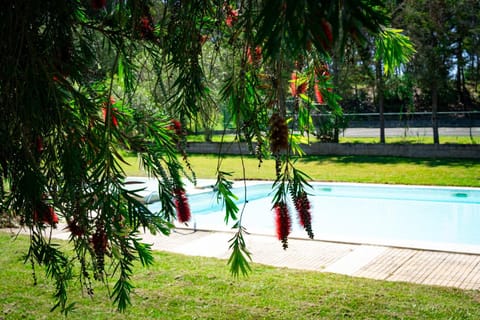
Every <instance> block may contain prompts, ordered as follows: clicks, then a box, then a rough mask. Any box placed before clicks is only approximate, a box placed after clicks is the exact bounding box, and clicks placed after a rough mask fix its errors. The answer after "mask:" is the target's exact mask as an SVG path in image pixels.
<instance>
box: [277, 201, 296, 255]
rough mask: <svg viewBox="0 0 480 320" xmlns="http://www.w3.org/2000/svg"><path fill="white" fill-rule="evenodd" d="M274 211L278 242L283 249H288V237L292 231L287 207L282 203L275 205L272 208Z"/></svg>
mask: <svg viewBox="0 0 480 320" xmlns="http://www.w3.org/2000/svg"><path fill="white" fill-rule="evenodd" d="M273 209H274V210H275V225H276V231H277V238H278V240H280V241H282V244H283V249H287V248H288V235H289V234H290V231H291V230H292V220H291V218H290V213H289V212H288V207H287V205H286V204H285V203H284V202H278V203H275V205H274V206H273Z"/></svg>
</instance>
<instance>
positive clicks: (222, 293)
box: [0, 232, 480, 320]
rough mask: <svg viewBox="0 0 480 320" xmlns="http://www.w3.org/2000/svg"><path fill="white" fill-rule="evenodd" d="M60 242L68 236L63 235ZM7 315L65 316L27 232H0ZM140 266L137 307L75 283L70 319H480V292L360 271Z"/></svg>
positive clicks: (166, 261) (191, 260) (171, 263)
mask: <svg viewBox="0 0 480 320" xmlns="http://www.w3.org/2000/svg"><path fill="white" fill-rule="evenodd" d="M57 242H59V243H60V244H64V242H60V241H57ZM0 247H1V248H2V255H1V256H0V265H1V266H2V267H1V268H0V310H1V313H0V318H1V319H60V318H62V317H61V316H60V315H59V314H58V312H53V313H51V312H49V310H50V308H51V307H52V305H53V300H52V293H53V290H54V287H53V284H52V283H50V282H48V281H47V280H46V279H45V278H44V276H43V272H42V269H41V268H37V277H38V284H37V285H36V286H33V285H32V278H31V273H32V269H31V267H30V264H28V263H27V264H24V263H23V258H22V255H23V254H24V253H25V252H26V250H27V248H28V240H27V238H26V237H23V236H21V237H19V238H18V239H17V240H15V241H12V240H11V238H10V237H9V236H8V235H7V234H6V233H2V232H0ZM154 257H155V262H154V264H153V265H152V266H151V267H149V268H141V267H136V268H135V270H134V272H135V276H134V279H133V282H134V285H135V289H134V290H133V294H132V304H133V305H132V306H131V307H130V308H129V309H127V311H126V313H124V314H120V313H118V312H116V311H115V308H114V306H113V305H112V302H111V301H110V300H109V299H108V292H107V290H106V289H105V288H104V287H103V286H102V284H100V283H94V293H95V295H94V296H93V297H89V296H88V295H86V294H85V293H83V294H82V292H81V289H80V287H79V285H78V283H73V284H72V286H71V287H69V297H70V300H71V301H70V302H74V301H75V302H76V307H77V309H76V310H75V311H74V312H73V313H71V314H70V315H69V317H68V319H109V320H115V319H299V320H301V319H309V320H310V319H345V318H348V319H479V318H480V303H479V299H480V295H479V293H478V291H467V290H458V289H452V288H442V287H434V286H423V285H416V284H408V283H394V282H386V281H376V280H368V279H362V278H353V277H348V276H342V275H334V274H328V273H318V272H307V271H299V270H289V269H284V268H273V267H267V266H264V265H257V264H253V265H252V267H253V272H252V273H251V275H250V276H249V277H248V278H240V279H238V280H235V279H233V278H232V277H231V275H230V274H229V272H228V268H227V267H226V262H225V261H224V260H218V259H212V258H201V257H188V256H183V255H178V254H170V253H164V252H155V253H154Z"/></svg>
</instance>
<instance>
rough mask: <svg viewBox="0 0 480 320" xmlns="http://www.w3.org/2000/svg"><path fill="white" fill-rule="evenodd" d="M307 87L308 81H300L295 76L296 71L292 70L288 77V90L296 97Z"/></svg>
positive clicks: (305, 90)
mask: <svg viewBox="0 0 480 320" xmlns="http://www.w3.org/2000/svg"><path fill="white" fill-rule="evenodd" d="M307 89H308V83H307V81H303V82H302V81H301V80H299V79H298V77H297V73H296V72H292V75H291V78H290V92H291V94H292V96H294V97H296V96H298V95H300V94H304V93H305V92H307Z"/></svg>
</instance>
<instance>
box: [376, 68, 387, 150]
mask: <svg viewBox="0 0 480 320" xmlns="http://www.w3.org/2000/svg"><path fill="white" fill-rule="evenodd" d="M375 72H376V76H377V90H376V91H377V103H378V112H379V117H380V143H385V115H384V112H385V106H384V102H385V98H384V96H383V88H384V83H383V73H382V61H381V60H379V61H377V63H376V64H375Z"/></svg>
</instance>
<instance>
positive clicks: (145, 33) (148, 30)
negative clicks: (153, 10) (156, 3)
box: [138, 15, 153, 39]
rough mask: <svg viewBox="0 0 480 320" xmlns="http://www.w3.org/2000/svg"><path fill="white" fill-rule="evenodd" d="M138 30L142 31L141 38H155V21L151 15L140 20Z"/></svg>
mask: <svg viewBox="0 0 480 320" xmlns="http://www.w3.org/2000/svg"><path fill="white" fill-rule="evenodd" d="M138 30H139V31H140V36H141V37H142V38H144V39H148V38H151V37H152V36H153V21H152V17H151V16H150V15H146V16H143V17H141V18H140V24H139V26H138Z"/></svg>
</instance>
